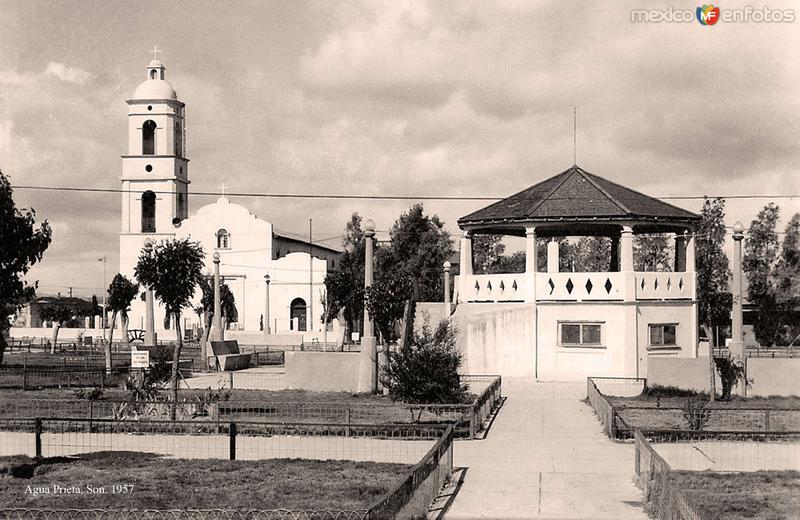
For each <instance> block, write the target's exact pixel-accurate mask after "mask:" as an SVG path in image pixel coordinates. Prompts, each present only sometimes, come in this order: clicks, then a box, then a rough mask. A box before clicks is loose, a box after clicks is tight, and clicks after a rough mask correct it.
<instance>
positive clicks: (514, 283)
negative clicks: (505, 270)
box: [511, 280, 517, 291]
mask: <svg viewBox="0 0 800 520" xmlns="http://www.w3.org/2000/svg"><path fill="white" fill-rule="evenodd" d="M511 288H512V289H514V290H515V291H516V290H517V281H516V280H514V281H513V282H512V283H511Z"/></svg>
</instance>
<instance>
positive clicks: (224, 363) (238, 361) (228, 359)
mask: <svg viewBox="0 0 800 520" xmlns="http://www.w3.org/2000/svg"><path fill="white" fill-rule="evenodd" d="M211 351H212V352H213V353H214V355H212V356H208V366H209V368H214V369H216V370H219V371H225V370H241V369H243V368H247V367H249V366H250V356H251V355H250V354H242V353H240V352H239V342H238V341H236V340H226V341H212V342H211Z"/></svg>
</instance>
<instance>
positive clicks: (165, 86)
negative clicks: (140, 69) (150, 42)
mask: <svg viewBox="0 0 800 520" xmlns="http://www.w3.org/2000/svg"><path fill="white" fill-rule="evenodd" d="M164 70H165V67H164V65H163V64H162V63H161V62H160V61H159V60H153V61H151V62H150V64H149V65H148V66H147V79H146V80H144V81H143V82H142V83H141V84H140V85H139V86H138V87H136V91H135V92H134V93H133V99H176V100H177V99H178V94H177V93H176V92H175V88H174V87H173V86H172V85H171V84H170V83H169V81H167V80H165V79H164Z"/></svg>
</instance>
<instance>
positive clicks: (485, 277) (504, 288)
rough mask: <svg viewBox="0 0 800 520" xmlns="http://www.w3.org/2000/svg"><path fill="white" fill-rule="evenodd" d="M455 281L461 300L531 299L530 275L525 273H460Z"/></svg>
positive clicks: (531, 285) (517, 300)
mask: <svg viewBox="0 0 800 520" xmlns="http://www.w3.org/2000/svg"><path fill="white" fill-rule="evenodd" d="M456 283H457V284H458V286H459V291H458V296H459V299H460V301H462V302H527V301H531V299H532V292H531V289H532V288H533V279H532V277H530V276H528V275H526V274H525V273H508V274H473V275H466V276H464V275H460V276H458V277H457V280H456Z"/></svg>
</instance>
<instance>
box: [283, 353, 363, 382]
mask: <svg viewBox="0 0 800 520" xmlns="http://www.w3.org/2000/svg"><path fill="white" fill-rule="evenodd" d="M359 359H360V353H359V352H286V357H285V360H286V365H285V366H286V386H287V388H290V389H292V390H310V391H315V392H359V391H360V390H359V372H358V370H359Z"/></svg>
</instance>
